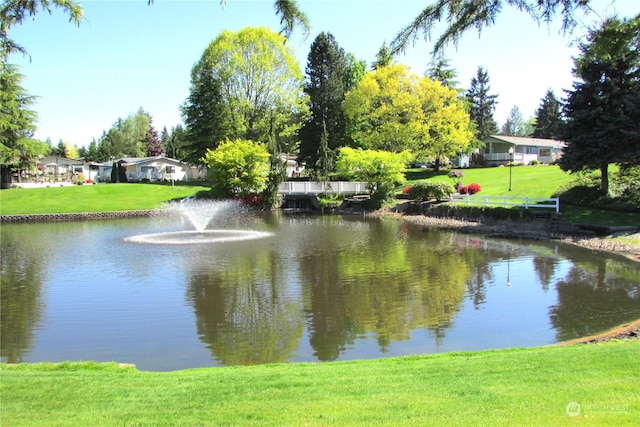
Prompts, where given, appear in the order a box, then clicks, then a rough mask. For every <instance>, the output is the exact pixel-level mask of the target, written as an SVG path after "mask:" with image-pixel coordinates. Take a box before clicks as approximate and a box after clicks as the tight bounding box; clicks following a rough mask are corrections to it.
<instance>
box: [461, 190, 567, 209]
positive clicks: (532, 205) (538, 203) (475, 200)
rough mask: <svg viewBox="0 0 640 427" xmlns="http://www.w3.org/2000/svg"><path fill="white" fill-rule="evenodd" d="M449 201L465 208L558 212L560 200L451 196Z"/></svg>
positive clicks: (555, 198)
mask: <svg viewBox="0 0 640 427" xmlns="http://www.w3.org/2000/svg"><path fill="white" fill-rule="evenodd" d="M449 201H450V202H451V203H453V204H454V205H455V204H456V203H463V204H465V205H466V206H500V207H504V208H509V207H513V206H518V207H523V208H525V209H555V211H556V212H560V199H558V198H557V197H554V198H550V199H542V198H535V197H508V196H504V197H502V196H469V195H465V194H452V195H451V196H450V199H449Z"/></svg>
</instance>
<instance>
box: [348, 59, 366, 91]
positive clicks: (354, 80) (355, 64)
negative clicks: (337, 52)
mask: <svg viewBox="0 0 640 427" xmlns="http://www.w3.org/2000/svg"><path fill="white" fill-rule="evenodd" d="M346 55H347V62H348V63H349V72H350V74H351V78H350V79H349V85H348V86H349V88H352V87H356V86H357V85H358V83H360V80H362V78H363V77H364V75H365V74H366V73H367V61H365V60H364V59H358V58H356V56H355V55H354V54H353V53H351V52H347V53H346Z"/></svg>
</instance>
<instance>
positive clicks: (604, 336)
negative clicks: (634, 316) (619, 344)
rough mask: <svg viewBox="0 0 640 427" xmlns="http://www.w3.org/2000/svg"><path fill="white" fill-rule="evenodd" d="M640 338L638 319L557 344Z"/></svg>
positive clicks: (593, 342) (594, 342)
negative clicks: (595, 333)
mask: <svg viewBox="0 0 640 427" xmlns="http://www.w3.org/2000/svg"><path fill="white" fill-rule="evenodd" d="M639 339H640V320H636V321H635V322H633V323H629V324H627V325H622V326H618V327H617V328H614V329H611V330H610V331H607V332H603V333H601V334H597V335H591V336H588V337H584V338H576V339H575V340H570V341H565V342H561V343H558V344H557V345H574V344H597V343H601V342H607V341H611V340H639Z"/></svg>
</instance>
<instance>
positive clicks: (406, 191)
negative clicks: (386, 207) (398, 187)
mask: <svg viewBox="0 0 640 427" xmlns="http://www.w3.org/2000/svg"><path fill="white" fill-rule="evenodd" d="M412 187H413V185H407V186H406V187H404V188H403V189H402V194H407V193H409V191H411V188H412Z"/></svg>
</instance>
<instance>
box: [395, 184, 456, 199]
mask: <svg viewBox="0 0 640 427" xmlns="http://www.w3.org/2000/svg"><path fill="white" fill-rule="evenodd" d="M452 193H455V189H454V188H453V186H452V185H451V184H449V183H447V182H430V181H421V182H417V183H415V184H414V185H413V186H411V188H410V189H408V190H407V193H406V194H407V196H408V197H409V198H410V199H413V200H429V199H436V200H444V199H447V198H449V195H450V194H452Z"/></svg>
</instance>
